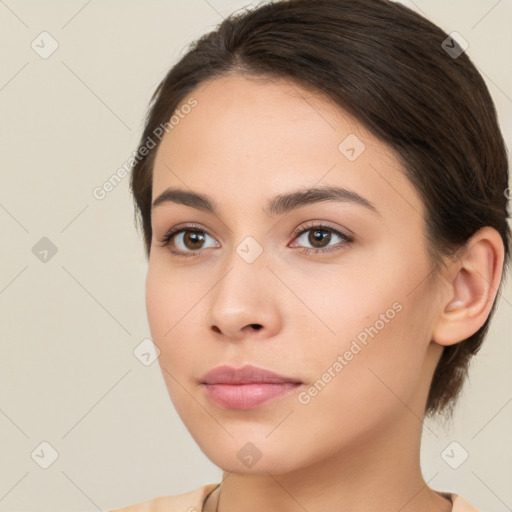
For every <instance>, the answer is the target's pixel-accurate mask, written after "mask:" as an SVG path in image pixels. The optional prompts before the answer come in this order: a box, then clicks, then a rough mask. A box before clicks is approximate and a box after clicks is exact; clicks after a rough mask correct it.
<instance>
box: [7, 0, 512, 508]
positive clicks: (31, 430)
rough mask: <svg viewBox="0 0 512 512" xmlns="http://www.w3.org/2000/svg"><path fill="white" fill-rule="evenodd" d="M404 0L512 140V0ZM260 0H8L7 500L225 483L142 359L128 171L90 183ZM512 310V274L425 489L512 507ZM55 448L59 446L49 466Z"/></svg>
mask: <svg viewBox="0 0 512 512" xmlns="http://www.w3.org/2000/svg"><path fill="white" fill-rule="evenodd" d="M405 3H406V4H407V5H409V6H411V7H413V8H414V9H417V10H418V11H420V12H422V13H423V14H424V15H426V16H427V17H429V18H430V19H432V20H433V21H434V22H436V23H437V24H439V25H440V26H441V27H442V28H443V29H445V30H446V31H447V32H452V31H457V32H459V33H460V34H461V35H462V36H463V37H464V38H465V39H466V40H467V41H468V43H469V48H468V50H467V52H468V54H469V55H470V57H471V58H472V59H473V61H474V62H475V63H476V65H477V66H478V67H479V69H480V70H481V72H482V73H483V74H484V77H485V79H486V81H487V83H488V85H489V88H490V91H491V94H492V95H493V97H494V99H495V102H496V105H497V108H498V111H499V115H500V123H501V126H502V129H503V132H504V134H505V137H506V140H507V144H508V146H509V148H510V147H511V144H510V143H511V140H512V72H511V65H510V62H511V60H510V50H511V49H512V33H511V31H510V21H511V20H512V2H511V0H501V1H496V0H492V1H468V0H451V1H450V2H446V1H433V0H415V1H414V3H413V2H409V1H408V2H405ZM255 4H256V2H253V3H252V4H250V3H249V2H248V1H245V0H236V1H235V0H229V1H228V0H208V1H206V0H193V1H191V0H189V1H186V2H185V1H176V0H167V1H146V2H142V1H133V2H128V1H125V2H121V1H100V0H95V1H86V0H84V1H66V2H63V1H61V2H50V1H14V0H5V1H0V45H1V46H0V47H1V49H2V51H1V61H0V109H1V113H0V116H1V117H0V130H1V140H2V150H1V151H0V165H1V171H2V186H1V188H0V223H1V229H2V234H1V239H2V261H1V264H2V266H1V269H2V270H1V273H0V308H1V342H2V355H1V358H0V375H1V388H0V389H1V391H0V432H1V443H2V451H1V461H2V462H1V467H0V510H1V511H7V510H12V511H22V510H37V511H50V510H52V511H64V510H80V511H85V510H91V511H92V510H105V509H108V508H113V507H115V506H121V505H126V504H129V503H135V502H139V501H142V500H146V499H149V498H152V497H155V496H158V495H164V494H175V493H179V492H184V491H187V490H190V489H193V488H196V487H198V486H200V485H203V484H205V483H214V482H218V481H220V477H221V471H220V470H219V469H218V468H217V467H215V466H214V465H213V464H212V463H211V462H210V461H209V460H208V459H207V458H206V457H205V456H204V455H203V453H202V452H201V451H200V450H199V449H198V447H197V446H196V444H195V442H194V441H193V440H192V438H191V437H190V435H189V434H188V432H187V430H186V429H185V427H184V426H183V425H182V423H181V420H180V419H179V417H178V416H177V413H176V412H175V410H174V408H173V406H172V403H171V402H170V399H169V397H168V395H167V391H166V389H165V386H164V383H163V379H162V377H161V374H160V370H159V367H158V363H157V362H156V361H155V362H154V363H153V364H152V365H150V366H145V365H144V364H142V363H141V362H140V360H139V359H137V358H136V357H135V356H134V353H133V351H134V350H135V349H136V347H137V346H138V345H139V344H140V343H141V341H142V340H143V339H145V338H147V337H149V336H150V334H149V328H148V325H147V320H146V311H145V302H144V279H145V271H146V261H145V257H144V253H143V248H142V239H141V238H139V236H138V235H137V233H136V231H135V228H134V224H133V209H132V204H131V198H130V196H129V193H128V178H125V179H124V180H123V181H122V182H121V183H120V184H119V185H118V186H117V187H116V188H115V189H113V190H112V191H111V192H109V193H108V194H107V195H106V197H105V198H104V199H103V200H98V199H96V198H95V197H94V196H93V190H94V188H95V187H98V186H101V185H102V184H103V183H104V182H105V181H106V180H108V179H109V177H110V176H111V175H112V174H114V173H115V172H116V170H117V169H118V168H119V167H121V166H122V165H123V164H124V163H125V162H126V160H127V159H128V158H129V157H130V156H131V154H132V151H134V150H135V149H136V144H137V142H138V140H139V136H140V133H141V129H142V120H143V117H144V113H145V109H146V105H147V103H148V101H149V98H150V95H151V93H152V92H153V90H154V88H155V86H156V84H157V83H158V82H159V81H160V79H161V78H163V76H164V74H165V73H166V71H167V70H168V69H169V67H170V66H171V65H172V64H173V63H174V62H175V60H176V59H177V58H178V56H179V55H181V53H182V52H183V51H184V50H185V47H186V45H187V44H188V43H189V42H191V41H192V40H193V39H194V38H196V37H198V36H200V35H201V34H202V33H204V32H205V31H208V30H211V29H212V28H214V26H215V25H216V24H217V23H219V22H220V21H221V19H222V17H224V16H226V15H227V14H229V13H230V12H232V11H234V10H235V9H239V8H241V7H243V6H245V5H255ZM43 31H47V32H48V33H49V34H50V35H51V37H52V38H53V39H54V40H56V41H57V43H58V48H57V50H56V51H55V52H54V53H53V54H52V55H50V56H48V57H47V58H42V57H41V56H40V54H39V53H36V51H35V50H34V49H33V48H32V47H31V44H32V42H33V41H35V42H34V45H35V46H36V48H38V51H39V52H44V51H49V50H50V49H51V44H52V40H51V39H50V38H49V36H39V35H40V34H41V32H43ZM42 37H44V38H46V39H44V40H42V39H41V38H42ZM37 45H38V46H37ZM447 122H449V120H448V119H447ZM43 237H46V238H48V239H49V240H51V243H52V244H54V246H55V247H56V249H57V252H56V253H55V254H54V255H52V253H51V251H50V252H48V253H47V254H46V253H44V252H42V251H44V250H48V244H49V242H48V241H42V242H40V239H41V238H43ZM36 244H40V245H36ZM41 244H42V245H41ZM45 244H46V245H45ZM34 246H36V249H34V252H36V253H37V256H38V257H36V254H34V252H33V247H34ZM45 254H46V259H47V261H46V262H43V261H41V260H40V259H39V258H41V257H44V256H45ZM511 315H512V291H511V286H510V285H508V286H507V288H506V289H505V291H504V294H503V296H502V297H501V299H500V306H499V310H498V314H497V317H496V319H495V322H494V324H493V325H492V328H491V330H490V335H489V337H488V339H487V342H486V344H485V346H484V348H483V349H482V351H481V354H480V355H479V356H478V358H477V359H476V360H475V361H474V364H473V367H472V373H471V381H470V383H469V384H468V385H467V386H466V388H465V394H464V396H463V399H462V400H461V402H460V404H459V407H458V409H457V414H456V418H455V421H454V423H453V425H452V426H451V427H450V426H446V427H443V426H442V425H432V424H429V425H428V428H426V429H425V436H424V442H423V446H422V464H423V469H424V475H425V479H426V481H427V482H428V483H429V485H430V486H431V487H433V488H435V489H438V490H448V491H454V492H457V493H459V494H462V495H464V496H465V497H466V498H467V499H468V500H469V501H471V502H473V503H474V504H475V505H476V506H478V507H480V508H482V509H483V510H486V511H493V510H511V508H512V486H511V485H510V483H511V475H512V442H511V440H510V432H511V426H512V378H511V371H510V361H511V360H512V345H511V343H510V332H511V325H512V322H511ZM42 442H46V443H49V444H50V445H51V447H53V449H54V450H56V452H58V458H57V459H56V460H55V461H54V462H53V464H51V466H49V467H48V468H47V469H43V468H42V467H40V465H41V464H43V465H44V464H45V463H46V464H48V463H49V462H51V453H52V448H50V447H48V446H47V445H42V446H41V443H42ZM452 442H457V443H459V444H458V445H452V446H451V447H450V448H448V452H447V453H448V454H450V455H451V461H450V462H451V463H452V465H453V464H454V463H453V462H452V461H453V460H455V461H456V462H457V461H459V462H460V460H461V457H462V455H463V454H464V452H463V451H462V450H465V451H467V452H468V454H469V457H468V459H467V460H466V461H465V462H464V463H463V464H461V465H460V466H459V467H458V468H457V469H453V468H452V467H450V466H449V465H448V463H447V462H446V460H445V459H446V452H445V458H444V459H443V457H442V453H443V450H445V448H446V447H447V446H448V445H449V444H450V443H452ZM459 445H460V446H459ZM454 446H455V448H454V451H453V452H452V451H451V449H452V448H453V447H454ZM31 454H33V455H31Z"/></svg>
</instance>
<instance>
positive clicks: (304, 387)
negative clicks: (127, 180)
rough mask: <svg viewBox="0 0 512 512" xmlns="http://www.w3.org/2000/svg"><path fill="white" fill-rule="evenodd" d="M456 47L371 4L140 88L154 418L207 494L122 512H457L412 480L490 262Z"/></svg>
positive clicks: (487, 285) (311, 18) (500, 162)
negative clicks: (203, 463)
mask: <svg viewBox="0 0 512 512" xmlns="http://www.w3.org/2000/svg"><path fill="white" fill-rule="evenodd" d="M507 184H508V165H507V157H506V149H505V145H504V141H503V138H502V135H501V133H500V130H499V127H498V123H497V120H496V113H495V109H494V105H493V102H492V99H491V98H490V95H489V92H488V90H487V88H486V86H485V83H484V81H483V80H482V78H481V76H480V75H479V73H478V72H477V71H476V69H475V67H474V65H473V64H472V63H471V61H470V59H469V58H468V56H467V55H466V54H465V52H464V50H463V47H462V46H461V45H460V44H459V43H458V42H457V41H456V40H455V39H454V38H452V37H450V36H448V35H447V34H445V33H444V32H443V31H442V30H441V29H440V28H438V27H437V26H435V25H433V24H432V23H431V22H429V21H428V20H426V19H424V18H422V17H421V16H420V15H418V14H416V13H415V12H413V11H411V10H409V9H408V8H406V7H404V6H403V5H400V4H397V3H393V2H389V1H387V0H315V1H311V0H288V1H286V0H285V1H280V2H275V3H270V4H264V5H261V6H260V7H258V8H256V9H254V10H252V11H247V12H244V13H239V14H237V15H233V16H231V17H230V18H228V19H226V20H224V21H223V22H222V24H221V25H220V26H219V27H218V28H217V29H216V30H215V31H213V32H211V33H209V34H207V35H205V36H203V37H202V38H200V39H199V40H198V41H196V42H195V44H194V45H193V47H192V48H190V50H189V51H188V53H187V54H186V55H185V56H183V57H182V58H181V60H180V61H179V62H178V63H177V64H176V65H175V66H174V67H173V68H172V69H171V70H170V71H169V73H168V75H167V76H166V77H165V79H164V80H163V81H162V82H161V84H160V85H159V87H158V88H157V90H156V92H155V94H154V96H153V98H152V104H151V106H150V110H149V113H148V117H147V120H146V127H145V131H144V134H143V136H142V139H141V142H140V146H139V151H138V154H137V159H136V163H135V165H134V167H133V171H132V178H131V186H132V191H133V195H134V199H135V205H136V208H137V212H138V214H139V219H140V222H141V226H142V229H143V234H144V241H145V248H146V254H147V256H148V261H149V264H148V273H147V281H146V304H147V313H148V320H149V325H150V328H151V334H152V338H153V341H154V343H155V345H156V346H157V347H158V349H159V350H160V357H159V361H160V365H161V369H162V373H163V376H164V379H165V382H166V385H167V388H168V391H169V394H170V397H171V399H172V401H173V403H174V405H175V407H176V410H177V412H178V413H179V415H180V417H181V419H182V420H183V422H184V424H185V425H186V427H187V429H188V430H189V432H190V433H191V435H192V436H193V438H194V439H195V441H196V442H197V443H198V445H199V447H200V448H201V450H202V451H203V452H204V453H205V454H206V456H207V457H208V458H209V459H210V460H211V461H212V462H213V463H214V464H216V465H217V466H219V467H220V468H222V469H223V471H224V476H223V479H222V483H221V484H213V483H210V484H205V485H204V486H202V487H200V488H198V489H195V490H192V491H189V492H186V493H183V494H180V495H175V496H163V497H159V498H155V499H152V500H149V501H146V502H143V503H139V504H136V505H132V506H129V507H125V508H122V509H118V510H123V511H127V512H128V511H142V510H168V511H170V510H182V511H185V510H188V511H192V510H202V511H204V512H214V511H218V512H228V511H241V510H243V511H244V512H252V511H261V510H279V511H284V512H295V511H304V510H307V511H308V512H320V511H322V512H324V511H326V510H329V511H351V512H359V511H369V510H372V511H373V510H379V511H401V512H412V511H415V512H423V511H425V512H426V511H427V510H428V511H439V512H441V511H443V512H444V511H449V510H453V511H454V512H465V511H471V510H476V509H475V508H474V507H472V506H471V505H470V504H469V503H468V502H467V501H466V500H465V499H464V498H463V497H462V496H459V495H457V494H456V493H442V492H438V491H435V490H434V489H433V488H431V487H429V486H428V485H427V483H426V482H425V481H424V479H423V477H422V474H421V469H420V461H419V450H420V440H421V432H422V423H423V419H424V417H425V416H426V415H434V414H446V415H450V413H451V411H452V410H453V405H454V403H455V400H456V398H457V396H458V394H459V392H460V390H461V387H462V385H463V383H464V378H465V375H466V372H467V368H468V364H469V361H470V359H471V357H472V355H474V354H475V353H476V352H477V351H478V349H479V348H480V346H481V344H482V342H483V339H484V336H485V334H486V331H487V329H488V326H489V321H490V319H491V317H492V314H493V312H494V309H495V305H496V297H497V294H498V291H499V288H500V286H501V283H502V282H503V277H504V273H505V270H506V268H507V267H506V263H507V262H508V260H509V251H510V248H509V244H510V231H509V228H508V225H507V216H508V213H507V197H506V196H507V194H506V189H507Z"/></svg>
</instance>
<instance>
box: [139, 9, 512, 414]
mask: <svg viewBox="0 0 512 512" xmlns="http://www.w3.org/2000/svg"><path fill="white" fill-rule="evenodd" d="M447 37H448V36H447V34H446V33H445V32H444V31H443V30H441V29H440V28H439V27H437V26H436V25H434V24H433V23H432V22H430V21H428V20H427V19H425V18H423V17H422V16H420V15H419V14H417V13H415V12H414V11H412V10H411V9H409V8H407V7H405V6H403V5H401V4H399V3H395V2H392V1H388V0H282V1H279V2H274V3H266V4H263V5H258V7H257V8H253V9H252V10H251V9H247V10H246V11H245V12H241V13H233V14H232V15H231V16H230V17H228V18H226V19H225V20H224V21H223V22H222V23H221V24H220V25H219V26H218V27H217V29H216V30H214V31H212V32H210V33H208V34H205V35H204V36H202V37H201V38H199V39H198V40H196V41H195V42H194V43H192V44H191V45H190V47H189V48H188V52H187V53H186V54H185V55H184V56H183V57H182V58H181V59H180V60H179V61H178V62H177V63H176V64H175V65H174V66H173V67H172V69H170V71H169V72H168V74H167V76H166V77H165V78H164V79H163V80H162V82H161V83H160V84H159V85H158V87H157V89H156V91H155V92H154V94H153V96H152V98H151V102H150V107H149V109H148V114H147V117H146V120H145V129H144V132H143V135H142V138H141V141H140V145H139V151H138V155H137V159H136V162H135V164H134V165H133V168H132V175H131V189H132V192H133V196H134V202H135V207H136V222H137V221H138V222H140V223H141V225H142V229H143V234H144V241H145V250H146V255H147V257H149V254H150V248H151V239H152V231H151V195H152V169H153V163H154V155H155V154H156V149H157V147H154V148H153V149H152V150H151V151H149V152H147V148H146V151H145V152H141V149H143V148H145V146H146V145H147V142H148V140H149V139H152V135H154V134H155V130H157V131H158V127H159V126H168V124H167V125H166V123H168V121H169V119H170V118H171V116H172V114H173V113H174V112H175V111H176V109H177V107H178V106H179V105H180V103H181V102H182V101H183V100H184V98H186V97H187V96H188V95H189V94H190V93H191V92H192V91H193V90H194V89H195V88H196V87H197V86H198V85H199V84H201V83H202V82H205V81H207V80H212V79H215V78H218V77H221V76H226V75H229V74H232V73H239V74H247V75H252V76H256V77H262V78H269V79H284V80H290V81H292V82H293V83H296V84H298V85H302V86H303V87H306V88H309V89H313V90H316V91H320V92H323V93H324V94H325V95H326V96H327V97H328V98H331V99H332V100H334V102H335V103H336V104H337V105H339V106H340V108H342V109H344V110H346V111H347V112H349V113H351V114H352V115H353V116H355V118H356V119H357V120H358V121H359V122H361V123H362V124H364V125H365V127H366V128H367V129H368V130H370V132H372V133H373V134H374V135H375V136H377V137H378V138H379V139H381V140H382V141H383V142H385V143H386V144H388V145H389V146H390V147H391V148H393V149H394V150H395V151H396V154H397V156H398V157H399V158H400V159H401V162H402V163H403V166H404V168H405V169H406V170H407V176H408V178H409V179H410V180H411V182H412V183H413V185H414V186H415V187H416V189H417V190H418V192H419V193H420V195H421V197H422V200H423V202H424V204H425V207H426V212H427V213H426V217H427V218H426V219H425V220H426V224H427V233H426V236H427V239H428V246H429V255H430V256H431V257H432V261H433V262H434V263H433V268H434V269H436V268H437V267H438V265H437V264H436V263H435V260H439V259H440V256H442V255H450V254H451V255H453V254H455V252H456V250H457V249H458V248H459V247H461V246H463V245H464V243H465V242H467V240H468V239H469V238H470V237H471V236H472V235H473V234H474V233H475V232H476V231H477V230H478V229H480V228H481V227H484V226H491V227H493V228H495V229H496V230H497V231H498V232H499V233H500V235H501V237H502V239H503V244H504V246H505V263H504V268H503V276H502V281H501V283H500V288H501V285H502V284H503V281H504V276H505V272H506V270H507V263H508V259H509V254H510V228H509V226H508V224H507V217H508V212H507V190H508V188H507V187H508V163H507V153H506V148H505V143H504V140H503V137H502V135H501V132H500V129H499V125H498V121H497V115H496V110H495V107H494V103H493V101H492V99H491V96H490V94H489V91H488V89H487V87H486V85H485V82H484V81H483V79H482V77H481V76H480V74H479V73H478V71H477V70H476V68H475V66H474V65H473V63H472V62H471V60H470V59H469V57H468V56H467V54H466V53H465V52H463V51H462V48H461V47H460V46H459V44H458V43H457V41H456V40H454V39H450V38H449V39H447ZM447 42H448V44H447ZM450 49H454V50H452V51H451V52H450V51H449V50H450ZM160 131H161V129H160ZM157 146H158V145H157ZM142 153H144V154H142ZM498 293H499V290H498ZM495 306H496V300H495V301H494V303H493V306H492V309H491V311H490V314H489V316H488V318H487V320H486V322H485V323H484V325H483V326H482V327H481V328H480V329H479V330H478V331H477V332H476V333H475V334H473V335H472V336H470V337H469V338H467V339H466V340H464V341H462V342H460V343H457V344H455V345H453V346H448V347H445V348H444V350H443V354H442V356H441V359H440V361H439V363H438V365H437V368H436V370H435V373H434V376H433V379H432V383H431V387H430V391H429V396H428V400H427V406H426V413H427V414H433V413H435V412H441V411H445V412H448V413H450V414H451V413H452V412H453V406H454V404H455V401H456V398H457V396H458V395H459V393H460V390H461V389H462V385H463V383H464V380H465V377H466V375H467V371H468V367H469V361H470V359H471V356H472V355H474V354H476V353H477V352H478V350H479V349H480V346H481V344H482V341H483V339H484V337H485V334H486V333H487V330H488V327H489V322H490V319H491V317H492V315H493V313H494V311H495Z"/></svg>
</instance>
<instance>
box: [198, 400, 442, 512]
mask: <svg viewBox="0 0 512 512" xmlns="http://www.w3.org/2000/svg"><path fill="white" fill-rule="evenodd" d="M404 409H405V408H404ZM402 420H403V421H402V422H399V423H397V422H393V424H391V423H390V424H389V425H388V426H387V428H386V427H385V428H383V429H381V430H379V432H378V434H372V436H370V435H369V434H361V435H360V438H359V439H358V440H357V442H354V443H350V445H351V448H350V449H343V450H340V451H338V452H335V453H334V454H331V455H329V456H327V457H324V458H321V459H319V460H318V461H316V462H314V463H312V464H310V465H308V466H305V467H302V468H300V469H298V470H294V471H293V472H290V473H283V474H272V473H269V472H265V473H264V474H237V473H230V472H227V471H225V472H224V473H223V479H222V484H221V486H220V488H218V489H216V491H215V492H214V493H213V494H214V495H215V496H213V495H212V500H208V502H207V507H205V509H204V510H205V512H214V511H215V510H216V508H217V505H218V512H238V511H240V510H243V511H244V512H261V510H280V511H281V512H304V510H307V511H308V512H323V511H325V510H331V511H335V512H348V511H350V512H369V511H372V512H373V511H375V510H379V511H380V512H386V511H389V512H391V511H392V512H397V511H400V512H413V511H414V512H426V511H429V512H432V511H436V512H449V511H450V510H451V506H452V505H451V503H450V502H449V501H448V500H447V499H445V498H443V497H441V496H440V495H438V494H437V493H435V492H434V491H433V490H432V489H430V488H429V487H428V485H427V484H426V482H425V481H424V479H423V477H422V475H421V469H420V453H419V450H420V441H421V426H422V424H421V421H420V420H419V419H418V418H417V417H416V416H415V415H414V414H413V413H412V412H411V411H409V410H405V412H404V417H403V418H402ZM299 449H300V447H299ZM219 496H220V500H219Z"/></svg>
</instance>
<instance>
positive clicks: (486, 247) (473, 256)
mask: <svg viewBox="0 0 512 512" xmlns="http://www.w3.org/2000/svg"><path fill="white" fill-rule="evenodd" d="M503 259H504V245H503V241H502V239H501V236H500V234H499V233H498V232H497V231H496V230H495V229H493V228H491V227H489V226H486V227H484V228H481V229H480V230H479V231H477V232H476V233H475V234H474V235H473V236H472V237H471V238H470V239H469V240H468V242H467V243H466V244H465V246H464V248H463V249H462V250H461V251H460V253H459V256H458V257H457V259H456V260H455V261H453V263H451V264H450V268H449V271H448V272H447V274H446V276H449V277H446V279H447V280H448V284H447V286H446V287H445V289H444V290H445V291H444V297H443V300H442V301H441V302H440V303H439V315H438V319H437V323H436V325H435V328H434V331H433V334H432V341H434V342H435V343H438V344H439V345H443V346H448V345H454V344H455V343H458V342H460V341H462V340H465V339H467V338H469V337H470V336H472V335H473V334H474V333H475V332H477V331H478V329H480V327H482V325H483V324H484V323H485V321H486V319H487V317H488V316H489V313H490V310H491V308H492V305H493V303H494V300H495V298H496V294H497V291H498V287H499V284H500V280H501V274H502V271H503Z"/></svg>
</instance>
